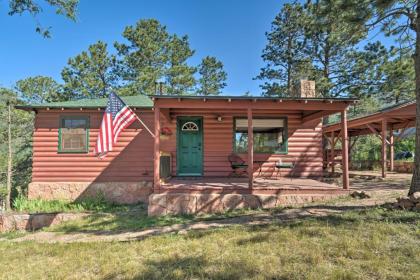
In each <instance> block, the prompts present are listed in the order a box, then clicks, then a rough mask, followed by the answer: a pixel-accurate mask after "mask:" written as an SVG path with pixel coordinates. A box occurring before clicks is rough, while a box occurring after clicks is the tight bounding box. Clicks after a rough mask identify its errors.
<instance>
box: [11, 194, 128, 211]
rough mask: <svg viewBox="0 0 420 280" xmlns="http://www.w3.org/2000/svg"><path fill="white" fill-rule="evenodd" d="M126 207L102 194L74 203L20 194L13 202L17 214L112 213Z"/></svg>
mask: <svg viewBox="0 0 420 280" xmlns="http://www.w3.org/2000/svg"><path fill="white" fill-rule="evenodd" d="M125 208H126V206H123V205H116V204H114V203H111V202H109V201H107V200H106V199H105V197H104V196H103V195H102V194H98V195H97V196H96V197H92V198H84V199H80V200H77V201H74V202H71V201H66V200H43V199H31V200H29V199H28V198H27V197H26V196H24V195H21V194H19V195H18V196H17V197H16V198H15V199H14V201H13V209H14V210H15V211H17V212H28V213H39V212H83V211H95V212H111V211H118V210H124V209H125Z"/></svg>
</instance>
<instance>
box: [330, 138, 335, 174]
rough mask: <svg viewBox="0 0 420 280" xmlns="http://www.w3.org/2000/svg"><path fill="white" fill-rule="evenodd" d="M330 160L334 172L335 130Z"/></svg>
mask: <svg viewBox="0 0 420 280" xmlns="http://www.w3.org/2000/svg"><path fill="white" fill-rule="evenodd" d="M330 154H331V155H330V161H331V173H332V174H334V172H335V166H334V160H335V139H334V131H332V132H331V153H330Z"/></svg>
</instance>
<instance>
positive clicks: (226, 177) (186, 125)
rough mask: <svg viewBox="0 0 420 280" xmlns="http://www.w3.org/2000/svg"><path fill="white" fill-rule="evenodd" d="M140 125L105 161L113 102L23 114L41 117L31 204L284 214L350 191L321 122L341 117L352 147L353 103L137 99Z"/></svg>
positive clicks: (45, 107) (42, 107) (49, 106)
mask: <svg viewBox="0 0 420 280" xmlns="http://www.w3.org/2000/svg"><path fill="white" fill-rule="evenodd" d="M122 99H123V101H124V102H125V103H126V104H127V105H128V106H130V107H131V109H132V110H133V111H134V112H136V114H137V115H138V117H139V118H140V119H141V120H142V121H143V122H144V123H145V125H146V126H148V128H150V129H151V131H153V132H154V135H156V137H152V136H151V134H149V133H148V132H147V131H146V130H145V129H144V127H143V126H142V125H141V124H140V123H139V122H134V123H133V124H132V125H130V127H129V128H127V129H125V130H124V131H123V132H122V133H121V135H120V137H119V139H118V142H117V144H116V145H115V147H114V150H113V151H112V152H109V153H108V155H107V156H106V157H105V158H102V159H99V158H97V157H96V156H95V155H94V153H93V151H94V147H95V143H96V139H97V134H98V131H99V127H100V123H101V120H102V114H103V112H104V109H105V107H106V103H107V99H92V100H78V101H67V102H54V103H46V104H33V105H25V106H18V108H19V109H23V110H30V111H34V112H35V114H36V117H35V123H34V134H33V169H32V182H31V183H30V185H29V187H28V196H29V198H31V199H33V198H43V199H67V200H77V199H81V198H84V197H87V196H95V195H98V194H101V195H104V196H105V198H106V199H108V200H111V201H114V202H117V203H127V204H129V203H138V202H143V203H147V204H148V206H149V207H148V211H149V214H150V215H165V214H179V213H209V212H220V211H226V210H231V209H235V208H241V207H275V206H280V205H289V204H295V203H305V202H311V201H314V200H320V199H327V198H330V197H333V196H337V195H343V194H347V193H348V188H349V179H348V158H347V156H346V153H344V154H343V157H342V174H343V175H342V178H341V179H340V180H339V182H333V181H331V180H329V178H325V177H324V172H323V137H322V122H321V120H322V117H324V116H327V115H331V114H336V113H340V114H341V126H342V128H343V132H344V133H342V134H340V137H341V138H342V143H343V144H342V146H343V150H346V149H347V148H346V147H347V145H348V143H347V128H346V118H347V113H346V110H347V108H348V106H350V105H352V104H353V103H355V102H356V100H355V99H350V98H328V99H323V98H316V97H307V96H296V97H288V98H279V97H276V98H274V97H251V96H168V95H156V96H150V97H148V96H145V95H138V96H128V97H122Z"/></svg>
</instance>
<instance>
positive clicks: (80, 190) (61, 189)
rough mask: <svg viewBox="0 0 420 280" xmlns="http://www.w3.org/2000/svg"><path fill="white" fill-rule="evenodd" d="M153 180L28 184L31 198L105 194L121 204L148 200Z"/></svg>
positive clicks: (80, 196) (74, 197)
mask: <svg viewBox="0 0 420 280" xmlns="http://www.w3.org/2000/svg"><path fill="white" fill-rule="evenodd" d="M152 190H153V183H152V182H147V181H143V182H104V183H101V182H33V183H30V184H29V186H28V198H29V199H36V198H40V199H46V200H53V199H62V200H71V201H74V200H77V199H80V198H85V197H95V196H97V195H98V194H100V193H101V194H103V195H104V196H105V198H106V199H107V200H109V201H112V202H115V203H121V204H134V203H138V202H144V203H147V202H148V198H149V195H150V194H151V193H152Z"/></svg>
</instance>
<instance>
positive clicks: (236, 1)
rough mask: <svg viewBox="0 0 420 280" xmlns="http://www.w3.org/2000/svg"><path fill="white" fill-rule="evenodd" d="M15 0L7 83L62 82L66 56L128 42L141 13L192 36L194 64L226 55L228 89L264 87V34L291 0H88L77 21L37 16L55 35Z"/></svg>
mask: <svg viewBox="0 0 420 280" xmlns="http://www.w3.org/2000/svg"><path fill="white" fill-rule="evenodd" d="M7 2H8V1H0V11H1V12H2V15H1V16H0V26H2V32H0V42H1V43H0V65H1V66H0V86H5V87H10V86H13V84H14V83H15V82H16V81H18V80H19V79H22V78H25V77H28V76H34V75H45V76H51V77H53V78H54V79H56V80H58V81H61V77H60V72H61V69H62V68H63V67H64V66H65V64H66V62H67V59H68V58H69V57H73V56H75V55H77V54H78V53H80V52H81V51H83V50H85V49H87V47H88V45H90V44H92V43H95V42H96V41H98V40H103V41H105V42H107V43H108V44H109V45H110V46H111V47H112V44H113V42H114V41H122V40H123V38H122V36H121V33H122V31H123V29H124V27H125V26H128V25H133V24H135V23H136V21H138V20H139V19H147V18H156V19H158V20H159V21H160V22H161V23H162V24H164V25H166V26H167V28H168V30H169V32H171V33H176V34H179V35H184V34H187V35H188V36H189V38H190V45H191V47H192V48H193V49H195V50H196V53H195V55H194V57H193V58H191V60H190V63H191V64H192V65H197V64H198V63H199V62H200V60H201V59H202V58H203V57H204V56H206V55H211V56H216V57H217V58H219V59H220V60H222V61H223V63H224V65H225V70H226V72H227V73H228V81H227V84H228V86H227V87H226V88H225V89H224V94H234V95H236V94H243V93H244V92H246V91H250V92H251V93H252V94H253V95H258V94H259V93H260V89H259V86H258V85H259V81H255V80H253V78H254V77H255V76H256V75H257V74H258V72H259V69H260V68H261V67H262V66H263V61H262V59H261V52H262V49H263V48H264V46H265V43H266V38H265V32H266V31H268V30H269V29H270V24H271V21H272V20H273V19H274V17H275V15H276V14H277V13H278V12H279V10H280V9H281V6H282V4H283V3H284V2H285V1H280V0H242V1H241V0H228V1H226V0H213V1H210V0H177V1H171V0H154V1H146V0H137V1H135V0H121V1H111V0H102V1H100V0H81V1H80V6H79V13H78V19H77V22H75V23H74V22H72V21H69V20H67V19H65V18H63V17H60V16H57V15H55V14H54V13H53V11H51V9H49V8H46V9H45V13H43V14H42V15H40V16H39V17H38V21H39V22H40V23H41V24H42V25H43V26H51V27H52V30H51V31H52V38H51V39H44V38H42V36H40V35H39V34H37V33H35V31H34V29H35V25H36V22H35V21H34V19H33V18H32V17H30V16H29V15H23V16H13V17H11V16H8V15H7V14H6V10H7V8H8V7H7Z"/></svg>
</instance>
